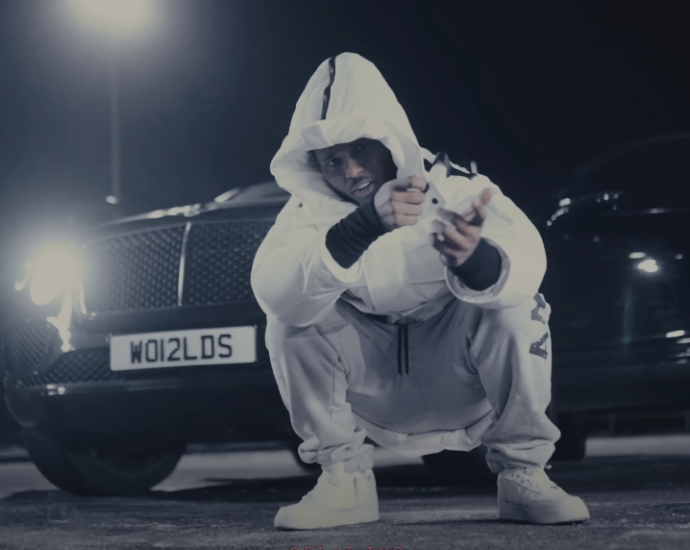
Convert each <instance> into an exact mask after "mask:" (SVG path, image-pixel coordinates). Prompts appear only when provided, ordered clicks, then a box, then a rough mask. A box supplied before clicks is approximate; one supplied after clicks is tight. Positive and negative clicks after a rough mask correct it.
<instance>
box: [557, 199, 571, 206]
mask: <svg viewBox="0 0 690 550" xmlns="http://www.w3.org/2000/svg"><path fill="white" fill-rule="evenodd" d="M569 204H570V199H561V200H560V201H559V202H558V206H568V205H569Z"/></svg>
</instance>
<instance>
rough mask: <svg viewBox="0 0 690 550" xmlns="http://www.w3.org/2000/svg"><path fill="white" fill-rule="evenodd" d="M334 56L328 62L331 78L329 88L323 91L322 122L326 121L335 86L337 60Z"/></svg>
mask: <svg viewBox="0 0 690 550" xmlns="http://www.w3.org/2000/svg"><path fill="white" fill-rule="evenodd" d="M336 57H337V56H335V55H334V56H333V57H331V58H330V59H329V60H328V73H329V74H330V76H331V79H330V81H329V82H328V86H326V89H325V90H324V91H323V109H322V110H321V120H326V114H328V105H329V104H330V102H331V87H332V86H333V81H334V80H335V58H336Z"/></svg>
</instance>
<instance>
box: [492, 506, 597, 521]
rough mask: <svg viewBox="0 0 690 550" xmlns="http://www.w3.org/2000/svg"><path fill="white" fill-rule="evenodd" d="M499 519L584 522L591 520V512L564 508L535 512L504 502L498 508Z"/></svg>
mask: <svg viewBox="0 0 690 550" xmlns="http://www.w3.org/2000/svg"><path fill="white" fill-rule="evenodd" d="M583 505H584V504H583ZM498 519H500V520H503V521H520V522H526V523H538V524H540V525H554V524H558V523H582V522H584V521H588V520H589V512H588V511H587V510H586V509H585V510H584V511H579V512H578V513H575V514H573V513H572V512H571V511H564V510H542V511H539V512H536V513H535V512H530V511H529V510H526V509H525V508H523V507H522V506H517V505H515V504H510V503H508V502H502V503H501V504H500V505H499V508H498Z"/></svg>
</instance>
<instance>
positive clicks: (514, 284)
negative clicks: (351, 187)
mask: <svg viewBox="0 0 690 550" xmlns="http://www.w3.org/2000/svg"><path fill="white" fill-rule="evenodd" d="M463 179H464V178H463ZM463 187H465V186H463ZM486 187H492V188H494V189H496V190H497V191H498V193H496V194H495V195H494V196H493V197H492V199H491V203H490V204H489V206H490V208H488V209H487V212H488V213H487V217H486V220H485V221H484V225H483V227H482V237H483V238H485V239H486V240H487V241H488V242H489V243H490V244H492V245H493V246H495V247H496V248H497V249H498V251H499V253H500V255H501V264H502V265H501V273H500V275H499V278H498V281H497V282H496V284H494V285H492V286H490V287H489V288H487V289H485V290H481V291H478V290H473V289H471V288H468V287H466V286H465V285H463V284H462V282H461V281H460V279H459V278H458V277H456V276H455V275H453V273H451V271H450V269H448V268H446V282H447V284H448V288H449V289H450V291H451V292H452V293H453V294H454V295H455V296H457V297H458V298H459V299H460V300H463V301H465V302H470V303H473V304H476V305H478V306H482V307H486V308H491V309H501V308H507V307H514V306H517V305H519V304H521V303H522V302H524V301H525V300H528V299H530V298H532V297H533V296H534V295H535V294H536V293H537V292H538V290H539V286H540V285H541V282H542V280H543V278H544V274H545V273H546V252H545V250H544V243H543V241H542V239H541V235H540V234H539V231H538V230H537V228H536V227H535V226H534V224H533V223H532V222H531V221H530V220H529V218H528V217H527V216H526V215H525V214H524V213H523V212H522V210H520V209H519V208H518V207H517V206H516V205H515V203H514V202H513V201H512V200H510V199H509V198H508V197H506V196H505V195H503V194H502V193H501V192H500V190H498V188H497V187H496V186H495V185H494V184H493V183H491V181H490V180H489V179H488V178H486V177H485V176H478V177H475V178H473V179H472V180H471V182H470V184H469V185H468V186H466V187H465V188H464V189H463V191H464V192H463V193H462V197H459V198H458V199H457V200H455V201H454V202H455V203H456V204H453V201H449V203H448V204H447V205H446V208H447V209H449V210H454V211H456V212H459V213H461V212H460V210H461V203H462V205H463V206H462V210H463V211H464V205H465V204H466V203H467V197H468V195H467V193H468V192H469V193H471V197H474V196H477V195H479V194H480V193H481V191H482V190H483V189H485V188H486ZM460 198H462V199H463V200H462V201H461V200H459V199H460Z"/></svg>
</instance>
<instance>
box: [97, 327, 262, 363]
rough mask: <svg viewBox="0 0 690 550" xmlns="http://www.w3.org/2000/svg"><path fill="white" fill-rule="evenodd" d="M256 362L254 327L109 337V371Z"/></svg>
mask: <svg viewBox="0 0 690 550" xmlns="http://www.w3.org/2000/svg"><path fill="white" fill-rule="evenodd" d="M255 361H256V327H231V328H210V329H194V330H176V331H169V332H149V333H146V334H127V335H119V336H111V337H110V368H111V369H112V370H115V371H119V370H139V369H155V368H159V367H195V366H201V365H224V364H228V363H254V362H255Z"/></svg>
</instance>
